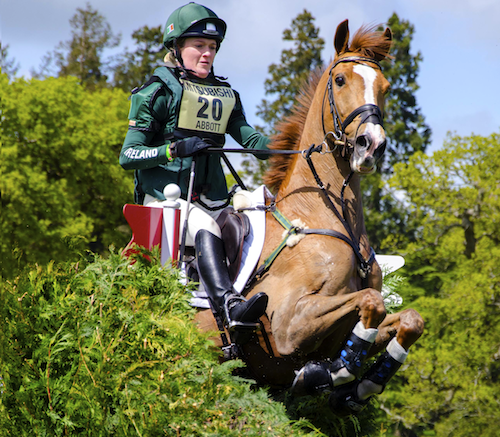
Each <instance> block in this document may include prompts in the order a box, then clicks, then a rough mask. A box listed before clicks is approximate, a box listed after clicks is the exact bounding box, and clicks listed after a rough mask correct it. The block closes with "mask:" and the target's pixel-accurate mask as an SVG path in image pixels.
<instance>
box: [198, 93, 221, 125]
mask: <svg viewBox="0 0 500 437" xmlns="http://www.w3.org/2000/svg"><path fill="white" fill-rule="evenodd" d="M198 102H199V103H201V104H202V106H201V108H200V110H199V111H198V118H208V114H207V111H208V110H209V109H208V107H209V106H210V101H209V100H208V99H206V98H205V97H198ZM212 118H213V119H214V120H215V121H220V119H221V118H222V101H221V100H219V99H213V100H212Z"/></svg>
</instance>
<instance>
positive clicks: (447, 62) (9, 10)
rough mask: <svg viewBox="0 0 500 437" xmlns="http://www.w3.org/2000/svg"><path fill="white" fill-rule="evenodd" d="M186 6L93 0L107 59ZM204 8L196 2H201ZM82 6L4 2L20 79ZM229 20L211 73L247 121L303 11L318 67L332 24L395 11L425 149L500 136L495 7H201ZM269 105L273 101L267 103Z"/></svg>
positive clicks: (7, 40)
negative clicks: (113, 41) (407, 46)
mask: <svg viewBox="0 0 500 437" xmlns="http://www.w3.org/2000/svg"><path fill="white" fill-rule="evenodd" d="M187 2H188V0H180V1H179V0H140V1H137V0H89V1H88V3H90V4H91V5H92V7H93V8H94V9H96V10H97V11H99V13H100V14H101V15H103V16H104V18H105V19H106V20H107V21H108V23H109V24H110V26H111V29H112V31H113V32H114V33H115V34H118V33H119V34H121V37H122V38H121V45H120V46H119V47H118V48H117V49H114V51H113V52H111V51H107V52H105V53H104V56H108V55H111V54H113V53H119V52H122V51H123V50H124V49H125V47H127V48H128V49H129V50H133V49H134V47H133V41H132V38H131V35H132V33H133V32H134V31H135V30H137V29H139V28H141V27H143V26H146V25H147V26H150V27H155V26H158V25H161V26H162V29H163V27H164V25H165V23H166V20H167V18H168V16H169V15H170V13H171V12H172V11H173V10H175V9H176V8H177V7H179V6H182V5H184V4H186V3H187ZM200 2H201V1H200ZM86 3H87V1H86V0H16V1H13V0H0V38H1V43H2V47H3V46H4V45H8V46H9V58H14V59H15V60H16V61H17V62H18V63H19V64H20V69H19V71H18V75H24V76H25V77H29V76H30V71H31V70H32V69H33V68H35V69H36V68H39V67H40V65H41V62H42V58H43V56H44V55H45V54H47V53H48V52H51V51H53V50H54V49H55V48H56V46H57V45H58V44H59V43H60V42H62V41H68V40H70V39H71V27H70V24H69V20H70V19H71V18H72V17H73V15H75V13H76V11H77V8H82V9H84V8H85V5H86ZM202 4H204V5H205V6H207V7H209V8H211V9H213V10H214V12H216V13H217V15H218V16H219V17H220V18H222V19H223V20H225V21H226V23H227V25H228V30H227V33H226V39H225V41H224V42H223V45H222V47H221V49H220V51H219V53H218V55H217V58H216V61H215V72H216V74H218V75H221V76H225V77H228V81H229V82H230V83H231V85H232V86H233V88H234V89H236V90H237V91H238V92H239V93H240V95H241V97H242V101H243V105H244V108H245V112H246V114H247V119H248V121H249V122H250V123H251V124H262V121H261V120H260V119H259V118H257V117H256V115H255V113H256V111H257V105H259V104H260V102H261V100H262V99H263V98H266V95H265V94H264V81H265V79H266V78H267V77H268V67H269V65H270V64H272V63H279V62H280V55H281V51H282V50H283V49H285V48H288V47H289V45H287V44H286V43H285V42H283V40H282V37H283V30H284V29H287V28H290V25H291V22H292V20H293V19H294V18H295V17H296V16H297V15H299V14H300V13H302V12H303V11H304V9H306V10H307V11H309V12H310V13H311V14H312V16H313V17H314V18H315V25H316V27H319V29H320V36H321V37H322V38H323V39H324V40H325V49H324V52H323V60H324V61H325V62H327V61H330V60H331V59H332V58H333V56H334V48H333V38H334V35H335V30H336V28H337V25H338V24H339V23H340V22H341V21H343V20H345V19H348V20H349V27H350V31H351V35H352V34H354V32H355V31H356V30H357V29H358V28H359V27H361V26H362V25H378V24H383V23H386V22H387V20H388V19H389V17H390V16H391V15H392V14H393V13H394V12H395V13H397V14H398V16H399V18H400V19H401V20H407V21H409V22H410V23H411V24H412V25H413V26H414V28H415V33H414V35H413V41H412V46H411V52H412V53H413V54H417V53H419V52H420V54H421V55H422V57H423V61H422V63H421V64H420V71H419V75H418V78H417V83H418V85H419V86H420V89H419V90H418V91H417V93H416V96H417V105H418V106H419V107H420V108H421V111H422V114H423V115H424V117H425V121H426V123H427V124H428V125H429V126H430V127H431V129H432V143H431V146H430V148H429V149H428V151H429V152H431V153H432V152H433V151H434V150H436V149H439V148H440V147H441V146H442V145H443V142H444V141H445V139H446V137H447V133H448V132H451V133H452V134H456V135H459V136H464V137H465V136H469V135H482V136H488V135H490V134H492V133H494V132H499V131H500V104H499V103H498V101H499V100H500V87H499V82H500V80H499V79H500V1H499V0H411V1H410V0H314V1H304V0H248V1H244V0H204V1H203V2H202ZM267 98H269V97H267Z"/></svg>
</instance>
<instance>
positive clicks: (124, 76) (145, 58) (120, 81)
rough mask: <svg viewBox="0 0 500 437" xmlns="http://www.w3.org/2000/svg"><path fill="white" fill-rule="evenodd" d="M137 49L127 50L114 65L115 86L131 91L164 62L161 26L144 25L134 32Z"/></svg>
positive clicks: (133, 36)
mask: <svg viewBox="0 0 500 437" xmlns="http://www.w3.org/2000/svg"><path fill="white" fill-rule="evenodd" d="M132 38H133V39H134V41H135V45H136V50H135V51H134V52H129V51H128V50H125V52H124V53H123V54H121V55H120V56H119V57H118V59H117V64H116V65H115V66H114V67H113V73H114V74H113V86H115V87H118V88H121V89H122V90H123V91H125V92H130V90H132V89H133V88H135V87H137V86H140V85H142V84H143V83H144V82H146V81H147V80H148V79H149V77H150V76H151V75H152V74H153V71H154V70H155V68H156V67H158V66H159V65H161V64H162V62H161V61H162V58H163V56H162V52H164V50H165V48H164V47H163V34H162V32H161V26H157V27H148V26H144V27H141V28H140V29H138V30H136V31H135V32H134V33H133V34H132Z"/></svg>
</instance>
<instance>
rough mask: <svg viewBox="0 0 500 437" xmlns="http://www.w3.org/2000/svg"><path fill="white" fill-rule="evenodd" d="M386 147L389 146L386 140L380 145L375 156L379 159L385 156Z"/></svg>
mask: <svg viewBox="0 0 500 437" xmlns="http://www.w3.org/2000/svg"><path fill="white" fill-rule="evenodd" d="M386 146H387V141H385V140H384V141H382V142H381V143H380V144H379V145H378V147H377V149H376V150H375V155H376V157H377V159H379V158H380V157H381V156H382V155H383V154H384V152H385V147H386Z"/></svg>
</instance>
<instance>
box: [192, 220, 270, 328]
mask: <svg viewBox="0 0 500 437" xmlns="http://www.w3.org/2000/svg"><path fill="white" fill-rule="evenodd" d="M195 248H196V260H197V263H198V273H199V275H200V279H201V281H202V282H203V285H204V287H205V290H206V292H207V294H208V296H209V298H210V301H211V302H212V305H213V306H214V309H215V311H216V312H217V313H218V314H219V315H221V316H222V318H223V319H224V322H225V324H226V326H227V327H228V329H230V330H232V329H238V328H247V329H248V328H250V327H253V328H255V324H256V323H257V322H258V320H259V318H260V317H261V316H262V315H263V314H264V312H265V310H266V307H267V301H268V297H267V295H266V294H265V293H257V294H256V295H255V296H252V298H251V299H249V300H246V299H245V298H243V297H242V296H240V295H239V294H236V293H235V292H234V291H233V284H232V282H231V279H230V278H229V272H228V269H227V263H226V253H225V250H224V244H223V242H222V240H221V239H220V238H219V237H217V236H215V235H214V234H212V233H211V232H209V231H207V230H204V229H202V230H200V231H198V233H197V234H196V237H195Z"/></svg>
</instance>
